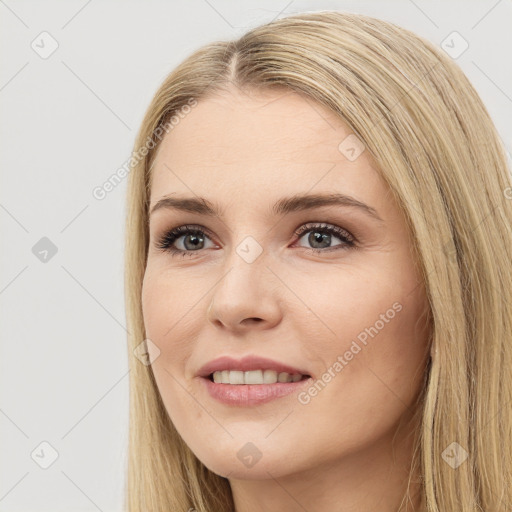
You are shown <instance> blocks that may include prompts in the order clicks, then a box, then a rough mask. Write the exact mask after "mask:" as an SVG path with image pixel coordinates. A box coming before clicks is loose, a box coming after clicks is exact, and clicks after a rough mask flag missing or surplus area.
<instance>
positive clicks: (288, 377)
mask: <svg viewBox="0 0 512 512" xmlns="http://www.w3.org/2000/svg"><path fill="white" fill-rule="evenodd" d="M205 378H206V379H208V380H209V381H210V382H214V383H216V384H230V385H235V386H236V385H265V384H267V385H271V384H286V383H290V382H299V381H302V380H307V379H310V378H311V375H307V374H300V373H287V372H277V371H275V370H251V371H241V370H219V371H215V372H212V373H210V374H209V375H207V376H206V377H205Z"/></svg>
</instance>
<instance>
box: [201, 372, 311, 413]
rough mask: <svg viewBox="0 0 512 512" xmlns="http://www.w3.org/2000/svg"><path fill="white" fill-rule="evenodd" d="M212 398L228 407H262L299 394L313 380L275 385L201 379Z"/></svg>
mask: <svg viewBox="0 0 512 512" xmlns="http://www.w3.org/2000/svg"><path fill="white" fill-rule="evenodd" d="M200 379H201V380H202V381H203V382H204V383H205V386H206V389H207V390H208V392H209V393H210V396H211V397H212V398H215V399H216V400H218V401H219V402H222V403H224V404H228V405H236V406H252V405H260V404H264V403H267V402H270V401H271V400H275V399H277V398H281V397H283V396H287V395H290V394H292V393H294V392H297V393H298V392H299V391H300V390H301V389H302V388H304V387H306V386H309V385H310V384H311V382H312V380H313V379H312V378H311V377H309V378H308V379H304V380H299V381H298V382H277V383H275V384H218V383H216V382H212V381H211V380H210V379H209V378H207V377H200Z"/></svg>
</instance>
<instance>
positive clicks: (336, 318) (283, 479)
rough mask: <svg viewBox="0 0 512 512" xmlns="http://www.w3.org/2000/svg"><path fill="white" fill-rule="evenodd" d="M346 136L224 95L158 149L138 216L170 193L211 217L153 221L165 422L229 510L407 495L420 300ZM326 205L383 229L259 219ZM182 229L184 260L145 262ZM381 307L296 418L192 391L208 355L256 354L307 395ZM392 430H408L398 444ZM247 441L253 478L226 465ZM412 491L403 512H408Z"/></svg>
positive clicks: (393, 500) (318, 118) (298, 115)
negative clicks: (290, 200)
mask: <svg viewBox="0 0 512 512" xmlns="http://www.w3.org/2000/svg"><path fill="white" fill-rule="evenodd" d="M350 133H352V132H351V130H350V129H349V128H348V127H347V125H345V124H344V123H343V122H342V121H341V120H340V119H339V118H338V117H337V116H335V114H334V113H332V112H330V111H329V110H327V109H325V108H324V107H322V106H321V105H319V104H317V103H314V102H313V101H312V100H310V99H306V98H305V97H303V96H301V95H298V94H296V93H293V92H291V91H285V90H284V91H278V90H274V91H265V92H262V91H257V92H256V91H252V92H248V91H244V92H242V91H240V90H238V89H230V90H229V91H228V92H223V93H219V94H216V95H214V96H210V97H208V98H206V99H201V100H200V101H199V102H198V104H197V106H196V107H194V108H192V109H191V112H190V113H189V114H187V115H186V116H185V117H184V118H183V119H182V120H181V121H180V122H179V124H178V125H176V126H175V127H174V129H173V130H171V131H170V132H169V133H168V134H167V135H166V136H165V138H164V139H163V141H162V144H161V146H160V149H159V152H158V154H157V158H156V160H155V164H154V166H153V173H154V174H153V180H152V185H151V204H150V209H151V208H152V207H153V206H154V205H155V204H156V203H157V201H158V200H159V199H161V198H162V197H163V196H165V195H167V194H170V193H176V194H177V195H178V194H179V195H185V196H199V197H204V198H206V199H208V200H210V201H213V202H216V203H218V204H219V205H220V206H221V209H222V213H223V215H222V217H220V218H219V217H207V216H203V215H199V214H197V213H186V212H179V211H176V210H171V209H160V210H157V211H155V212H154V213H153V214H152V215H151V216H150V224H149V229H150V242H149V253H148V261H147V267H146V271H145V276H144V283H143V291H142V304H143V315H144V322H145V327H146V334H147V337H148V338H149V339H151V340H152V342H153V343H154V344H155V345H156V346H157V347H158V348H159V350H160V354H159V356H158V357H157V358H156V359H155V361H154V362H153V364H152V366H151V367H152V370H153V373H154V376H155V379H156V382H157V385H158V388H159V391H160V394H161V396H162V399H163V403H164V404H165V407H166V409H167V412H168V414H169V416H170V418H171V420H172V422H173V423H174V425H175V426H176V429H177V430H178V432H179V433H180V435H181V436H182V437H183V439H184V440H185V442H186V443H187V445H188V446H189V447H190V448H191V450H192V451H193V452H194V454H195V455H196V456H197V457H198V458H199V459H200V460H201V461H202V462H203V464H205V465H206V466H207V467H208V468H209V469H210V470H211V471H213V472H215V473H217V474H218V475H221V476H224V477H227V478H228V479H229V482H230V485H231V488H232V491H233V496H234V501H235V507H236V511H237V512H256V511H270V510H280V511H296V510H303V509H304V510H308V511H310V512H312V511H320V510H322V511H324V510H336V511H340V512H352V511H354V512H355V511H361V510H379V512H396V511H397V510H398V508H399V505H400V504H401V502H402V497H403V495H404V493H405V491H406V486H407V479H408V476H409V465H410V460H411V456H412V451H411V450H412V437H413V436H411V433H412V432H414V430H413V429H414V428H415V427H416V424H410V425H409V424H407V421H408V420H409V419H410V418H411V415H412V412H413V411H414V401H415V398H416V397H417V395H418V393H419V391H420V389H421V386H422V380H423V376H424V371H425V364H426V360H427V359H426V358H427V354H428V347H427V339H428V335H427V326H426V324H425V322H422V318H423V315H422V313H424V311H425V308H426V295H425V290H424V286H423V283H422V281H421V278H420V275H419V271H418V266H417V264H416V263H415V260H414V258H413V254H412V252H411V247H412V245H411V244H412V242H411V239H410V236H409V233H408V230H407V227H406V224H405V220H404V218H403V216H402V213H401V212H400V210H399V209H398V207H397V205H396V204H395V203H394V201H393V200H392V197H391V195H390V193H389V188H388V186H387V185H386V183H385V182H384V181H383V179H382V178H381V177H380V176H379V174H378V172H377V171H376V167H375V165H374V163H373V160H372V159H371V157H370V155H369V152H368V151H363V153H362V154H361V155H360V156H359V157H358V158H357V159H355V160H354V161H350V160H349V159H348V158H347V157H346V156H345V154H343V153H342V152H340V150H339V149H338V145H339V144H340V142H341V141H343V140H344V139H345V137H347V136H348V135H349V134H350ZM332 192H339V193H344V194H348V195H351V196H353V197H355V198H356V199H358V200H359V201H361V202H364V203H366V204H367V205H369V206H371V207H373V208H374V209H375V210H376V211H377V213H378V215H379V216H380V217H381V219H382V222H379V221H378V220H376V219H374V218H372V217H371V216H369V215H367V214H366V213H365V212H364V211H363V210H361V209H359V208H356V207H346V206H337V205H336V206H328V207H326V206H323V207H319V208H315V209H311V210H308V211H302V212H291V213H287V214H286V215H284V216H278V217H276V216H274V215H272V214H270V213H269V212H270V208H271V206H272V205H273V204H274V203H275V202H276V201H277V200H278V199H279V198H281V197H284V196H291V195H293V194H300V193H310V194H312V193H332ZM310 222H311V223H325V224H328V225H335V226H339V227H341V228H343V229H345V230H347V231H348V232H349V233H351V234H352V235H353V236H354V237H355V239H356V245H357V249H354V248H347V249H340V247H342V244H343V240H342V239H340V238H338V237H337V235H332V237H331V239H330V244H329V242H326V243H324V244H323V245H312V243H314V241H313V242H311V238H308V236H309V235H310V233H311V232H310V231H309V232H305V233H304V234H302V235H300V238H299V237H298V236H296V235H294V232H295V230H296V229H297V228H299V227H300V226H302V225H304V224H306V223H310ZM184 224H198V225H200V226H202V227H204V228H206V229H207V230H209V231H210V232H211V233H212V236H211V237H209V236H208V235H207V234H205V242H204V245H200V246H199V250H196V251H195V252H194V249H193V248H192V249H191V248H190V247H191V246H192V245H191V244H190V245H188V246H185V245H184V242H185V236H182V237H181V238H179V239H178V240H177V241H175V242H174V246H175V247H176V248H180V249H182V250H188V252H189V253H193V254H192V255H191V256H190V257H185V258H183V257H181V256H174V255H172V254H171V253H169V252H165V251H163V250H161V249H158V248H157V247H156V244H157V241H158V239H159V237H161V236H162V235H163V234H165V233H166V231H168V230H170V229H172V228H174V227H177V226H181V225H184ZM313 231H314V230H313ZM248 235H250V236H252V237H253V238H254V239H255V240H256V241H257V242H258V244H259V245H260V246H261V248H262V249H263V252H262V253H261V254H260V256H259V257H258V258H257V259H256V260H255V261H254V262H252V263H248V262H247V261H245V260H244V259H243V258H242V257H240V256H239V255H238V253H237V252H236V249H237V246H238V245H239V244H240V242H241V241H242V240H243V239H244V238H245V237H246V236H248ZM189 239H190V237H189ZM334 246H337V249H335V250H331V251H329V252H328V249H323V250H324V253H318V254H315V253H312V252H309V249H311V248H312V247H316V248H318V247H321V248H322V247H334ZM394 303H399V304H400V305H401V310H400V311H399V312H396V314H395V315H394V317H393V318H392V319H390V320H389V319H388V322H386V323H385V325H384V327H383V328H381V329H380V330H378V333H377V335H375V336H374V337H368V340H367V344H366V345H363V344H362V343H358V344H359V345H360V346H361V350H360V351H359V352H358V353H357V354H356V355H354V356H353V358H352V359H351V360H350V361H348V362H347V364H346V366H344V367H343V369H342V370H341V371H338V372H334V375H335V376H334V377H333V378H332V379H331V381H330V382H329V383H328V384H327V385H326V386H325V387H324V388H323V389H322V390H321V392H319V393H318V394H317V395H316V396H314V397H312V398H311V400H310V401H309V403H307V404H303V403H300V402H299V401H298V399H297V396H296V394H291V395H288V396H286V397H282V398H279V399H277V400H273V401H271V402H268V403H266V404H261V405H257V406H253V407H236V406H232V405H226V404H222V403H220V402H218V401H216V400H214V399H213V398H211V397H210V395H209V394H208V393H207V392H206V389H205V388H204V386H203V384H204V383H203V382H201V381H200V380H199V378H198V377H197V376H196V375H197V371H198V369H199V368H200V367H201V366H202V365H203V364H205V363H206V362H208V361H210V360H212V359H214V358H217V357H219V356H223V355H231V356H233V357H242V356H245V355H246V354H255V355H261V356H264V357H268V358H271V359H275V360H278V361H282V362H285V363H287V364H289V365H292V366H295V367H299V368H305V369H307V370H308V372H309V374H310V375H312V376H314V377H315V378H316V379H318V378H320V377H321V376H322V374H324V372H326V370H327V369H328V368H329V367H331V368H332V366H333V363H334V362H335V361H337V360H338V359H337V358H338V356H342V357H343V354H345V353H346V351H347V350H349V349H350V347H351V344H352V343H353V341H354V340H357V336H358V335H359V334H360V333H361V332H362V331H364V329H365V328H369V327H370V326H374V325H375V324H376V321H377V320H379V319H380V318H382V317H381V316H380V315H382V314H385V313H386V311H388V310H390V308H391V309H392V305H393V304H394ZM400 421H402V422H405V423H404V424H405V425H406V428H402V429H401V430H400V431H399V432H398V433H396V428H397V425H398V423H399V422H400ZM395 433H396V435H395ZM248 442H251V443H253V444H254V445H255V446H256V447H257V449H258V450H259V452H260V453H261V458H260V459H259V461H258V462H257V463H256V464H254V465H252V466H251V467H247V466H246V465H245V464H243V463H242V461H241V460H240V459H239V458H238V457H237V453H238V452H239V450H240V449H241V448H242V447H244V446H245V445H246V443H248ZM414 476H415V478H417V475H414ZM418 489H419V488H417V487H415V485H414V484H413V485H412V486H411V493H412V495H413V499H412V503H410V504H409V505H407V507H406V508H404V509H403V510H419V508H418V507H419V498H418V496H416V491H417V490H418Z"/></svg>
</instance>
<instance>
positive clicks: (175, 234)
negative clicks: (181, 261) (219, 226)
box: [156, 225, 209, 256]
mask: <svg viewBox="0 0 512 512" xmlns="http://www.w3.org/2000/svg"><path fill="white" fill-rule="evenodd" d="M206 233H207V232H206V231H205V230H204V229H203V228H201V227H200V226H189V225H186V226H179V227H177V228H174V229H171V230H170V231H167V232H166V233H165V234H164V235H163V236H162V237H161V238H160V239H159V240H158V242H157V244H156V247H157V248H158V249H161V250H163V251H168V252H170V253H172V254H176V255H177V254H181V255H182V256H192V253H194V252H197V251H199V250H201V249H204V248H205V247H204V244H205V240H206V239H207V238H209V237H208V236H205V235H206ZM181 238H183V240H181V244H182V246H183V249H179V248H177V247H175V245H174V244H175V242H178V243H180V242H179V240H180V239H181Z"/></svg>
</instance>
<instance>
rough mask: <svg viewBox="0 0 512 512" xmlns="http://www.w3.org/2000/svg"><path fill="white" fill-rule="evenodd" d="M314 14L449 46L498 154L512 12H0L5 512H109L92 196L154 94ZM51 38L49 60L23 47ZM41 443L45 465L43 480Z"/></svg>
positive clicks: (116, 282) (102, 226)
mask: <svg viewBox="0 0 512 512" xmlns="http://www.w3.org/2000/svg"><path fill="white" fill-rule="evenodd" d="M325 9H337V10H345V11H350V12H357V13H364V14H370V15H372V16H376V17H380V18H383V19H386V20H389V21H392V22H395V23H397V24H399V25H402V26H404V27H405V28H409V29H411V30H413V31H414V32H416V33H418V34H419V35H422V36H424V37H426V38H427V39H429V40H431V41H432V42H434V43H435V44H438V45H440V43H441V42H442V41H443V40H444V39H445V38H446V37H447V36H448V35H449V34H451V33H452V32H453V31H457V32H459V33H460V35H461V36H462V37H463V38H464V39H465V40H466V41H467V42H468V43H469V48H468V49H467V51H465V52H464V53H463V54H462V55H461V56H460V57H458V58H457V59H456V61H457V62H458V64H459V65H460V66H461V67H462V69H463V70H464V71H465V73H466V74H467V76H468V77H469V79H470V80H471V81H472V83H473V84H474V85H475V87H476V88H477V90H478V92H479V93H480V94H481V96H482V99H483V100H484V102H485V104H486V106H487V107H488V109H489V111H490V114H491V116H492V117H493V118H494V120H495V123H496V126H497V128H498V130H499V132H500V135H501V137H502V139H503V141H504V142H505V145H506V147H507V149H508V151H509V152H510V151H511V148H512V122H511V119H512V59H511V57H510V49H511V48H512V30H511V26H512V0H500V1H497V0H480V1H473V2H468V1H464V2H456V1H450V2H447V1H432V0H430V1H419V0H414V1H412V0H400V1H395V2H390V1H383V0H376V1H372V2H370V1H352V2H348V1H316V2H311V1H309V2H306V1H298V0H297V1H290V0H283V1H275V0H274V1H266V2H255V1H247V0H246V1H239V2H236V3H235V2H229V1H227V0H208V1H206V0H191V1H188V2H181V3H178V2H171V1H167V2H163V1H138V2H134V1H131V2H130V1H123V2H121V1H117V2H114V1H105V0H89V1H87V0H71V1H70V0H68V1H66V2H64V1H60V2H57V1H38V2H36V1H32V2H29V1H15V0H0V38H1V41H0V49H1V50H0V51H1V63H2V65H1V69H0V105H1V123H0V126H1V138H0V140H1V145H2V146H1V147H2V149H1V151H0V169H1V179H2V181H1V187H0V222H1V226H2V252H1V254H2V260H1V266H0V268H1V273H0V314H1V322H2V323H1V326H2V344H1V354H0V365H1V366H0V379H1V386H0V390H1V395H0V428H1V436H0V440H1V441H0V443H1V445H0V449H1V453H0V461H1V467H0V512H7V511H8V512H20V511H29V510H30V511H52V512H59V511H68V512H72V511H97V510H100V511H119V510H121V509H122V492H123V486H124V471H125V457H126V442H127V441H126V438H127V424H128V362H127V353H126V349H125V345H126V338H125V335H126V330H125V327H124V326H125V314H124V297H123V244H124V238H123V237H124V199H125V192H126V183H125V182H123V183H121V184H120V185H119V186H117V187H116V188H115V189H114V190H113V191H112V192H110V193H109V194H108V195H107V197H106V198H105V199H103V200H97V199H95V198H94V197H93V195H92V190H93V189H94V188H95V187H97V186H101V185H102V184H103V183H104V182H105V181H106V180H107V179H108V178H109V176H111V175H112V174H113V173H114V172H115V171H116V170H117V169H118V168H119V167H120V166H121V165H122V164H123V163H124V162H125V161H126V159H127V158H128V157H129V155H130V151H131V149H132V145H133V142H134V137H135V134H136V131H137V129H138V126H139V124H140V122H141V120H142V116H143V114H144V111H145V109H146V107H147V105H148V103H149V101H150V99H151V97H152V95H153V94H154V92H155V90H156V88H157V87H158V85H159V84H160V82H161V81H162V80H163V79H164V77H165V76H166V75H167V74H168V73H169V72H170V71H171V70H172V68H173V67H175V66H176V65H177V64H178V63H180V62H181V61H182V60H183V59H184V58H185V57H186V56H187V55H189V54H190V53H191V52H192V51H193V50H195V49H196V48H198V47H199V46H202V45H203V44H206V43H208V42H211V41H213V40H216V39H232V38H235V37H238V36H240V35H241V34H242V33H243V32H245V31H246V30H248V29H249V28H251V27H253V26H255V25H259V24H261V23H264V22H268V21H271V20H272V19H274V18H276V17H283V16H286V15H289V14H291V13H294V12H300V11H305V10H307V11H311V10H325ZM43 31H46V32H48V33H49V34H50V35H51V37H49V36H40V34H41V32H43ZM43 37H45V38H46V39H41V38H43ZM52 38H53V39H54V40H55V41H56V42H57V43H58V48H57V50H56V51H55V52H54V53H53V54H52V55H50V56H49V57H47V58H42V57H41V56H40V54H38V53H36V51H35V50H34V49H33V48H32V47H31V44H33V45H35V46H36V47H39V48H40V50H39V51H42V50H43V48H44V49H46V51H48V50H49V49H50V48H51V43H52ZM33 41H34V43H33ZM37 45H38V46H37ZM43 237H47V238H48V239H49V240H51V242H52V243H53V244H54V245H55V246H56V248H57V252H56V254H54V255H53V256H51V253H48V256H47V261H46V262H43V261H41V260H40V259H39V258H38V257H36V255H35V254H34V252H33V247H34V246H35V245H36V244H37V243H38V242H39V241H40V240H41V238H43ZM40 243H43V244H44V243H45V242H40ZM36 247H39V246H36ZM36 252H37V251H36ZM41 257H42V256H41ZM141 341H142V340H141ZM42 442H47V443H49V444H50V445H51V446H52V447H53V449H54V450H55V451H56V452H57V453H58V458H57V459H56V460H55V461H54V462H53V464H51V465H50V466H49V467H48V468H47V469H43V468H42V467H41V466H40V464H45V462H46V463H50V462H51V453H52V449H51V448H50V447H48V446H47V445H42V446H41V443H42ZM34 450H35V451H34ZM31 454H32V455H31Z"/></svg>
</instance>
